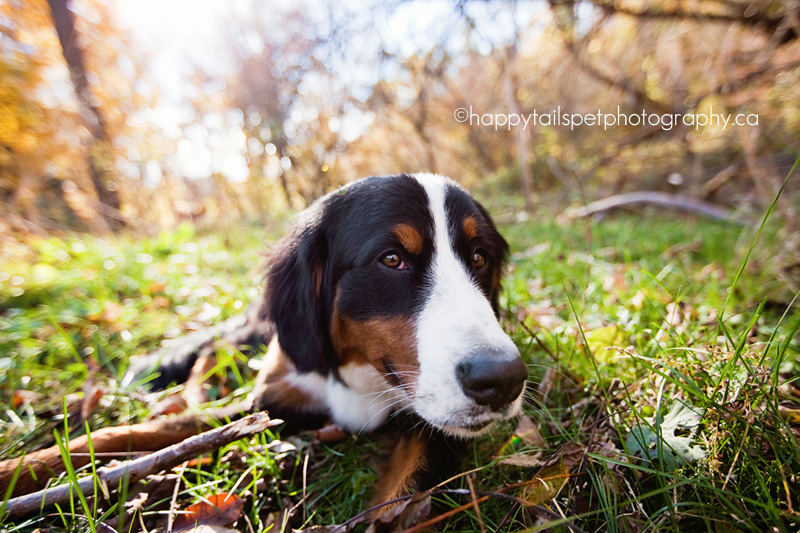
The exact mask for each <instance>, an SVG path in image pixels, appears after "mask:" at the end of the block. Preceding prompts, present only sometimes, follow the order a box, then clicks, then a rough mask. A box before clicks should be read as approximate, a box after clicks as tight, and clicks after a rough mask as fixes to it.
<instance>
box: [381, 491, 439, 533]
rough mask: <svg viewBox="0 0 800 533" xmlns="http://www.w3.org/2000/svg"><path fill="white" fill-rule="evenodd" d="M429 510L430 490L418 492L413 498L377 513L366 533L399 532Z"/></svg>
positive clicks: (414, 522) (426, 515)
mask: <svg viewBox="0 0 800 533" xmlns="http://www.w3.org/2000/svg"><path fill="white" fill-rule="evenodd" d="M430 512H431V495H430V492H418V493H416V494H415V495H414V497H413V498H411V499H409V500H406V501H404V502H402V503H400V504H398V505H395V506H394V507H390V508H389V509H387V510H385V511H383V512H382V513H380V514H378V515H377V516H376V517H375V520H374V521H373V522H372V524H371V525H370V526H369V527H368V528H367V533H399V532H400V531H405V530H406V529H408V528H410V527H413V526H415V525H417V524H419V523H420V522H422V521H423V520H425V519H426V518H427V517H428V515H429V514H430Z"/></svg>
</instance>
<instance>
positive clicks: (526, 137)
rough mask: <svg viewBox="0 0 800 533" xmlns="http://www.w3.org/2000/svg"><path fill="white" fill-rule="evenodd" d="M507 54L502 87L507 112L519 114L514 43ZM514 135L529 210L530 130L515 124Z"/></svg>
mask: <svg viewBox="0 0 800 533" xmlns="http://www.w3.org/2000/svg"><path fill="white" fill-rule="evenodd" d="M507 55H508V60H507V61H506V67H505V72H504V77H503V89H504V91H505V93H506V103H507V105H508V111H509V113H512V114H515V115H517V116H521V115H522V111H521V107H520V105H519V100H518V99H517V88H518V87H519V83H518V82H517V79H516V72H515V69H516V67H517V65H516V58H517V51H516V45H514V46H512V47H510V48H509V50H508V52H507ZM531 127H532V126H531ZM514 137H515V138H516V141H517V163H518V165H519V171H520V174H521V176H522V199H523V200H524V201H525V211H528V212H531V211H532V210H533V177H532V176H531V167H530V155H529V154H530V149H529V146H530V144H531V132H530V131H529V130H528V129H527V128H522V127H520V126H517V127H516V128H514Z"/></svg>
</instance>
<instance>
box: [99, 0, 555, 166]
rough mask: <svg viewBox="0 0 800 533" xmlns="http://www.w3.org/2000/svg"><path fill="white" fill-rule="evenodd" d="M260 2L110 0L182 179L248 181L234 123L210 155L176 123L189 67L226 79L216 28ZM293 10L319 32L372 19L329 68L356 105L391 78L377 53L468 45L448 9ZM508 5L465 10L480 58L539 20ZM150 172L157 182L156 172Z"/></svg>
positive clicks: (358, 127) (361, 125)
mask: <svg viewBox="0 0 800 533" xmlns="http://www.w3.org/2000/svg"><path fill="white" fill-rule="evenodd" d="M259 1H263V0H229V1H223V0H115V8H116V12H117V15H118V21H119V24H120V25H122V26H126V27H128V28H129V29H130V30H131V33H132V36H133V38H134V39H135V41H136V46H137V50H141V51H143V52H144V53H145V54H146V55H147V57H148V58H149V66H150V68H151V69H152V73H153V76H152V79H154V80H157V83H158V84H159V92H160V95H161V101H162V105H161V107H160V108H159V109H158V110H157V112H156V113H155V114H154V116H155V120H156V121H157V125H158V126H159V127H160V129H161V130H162V131H163V132H164V134H165V135H166V136H167V137H169V138H171V139H175V140H179V142H178V151H177V154H175V165H174V166H175V167H176V168H175V170H176V171H177V172H178V173H179V174H181V175H184V176H186V177H190V178H199V177H205V176H208V175H210V173H211V172H212V171H219V172H221V173H222V174H224V175H225V176H226V177H227V178H228V179H230V180H232V181H242V180H244V179H246V178H247V165H246V162H245V159H244V153H245V145H244V143H245V139H244V136H243V135H242V133H241V128H240V124H239V123H236V117H225V116H223V117H222V118H223V120H221V124H216V126H217V129H218V132H217V133H216V137H215V139H214V147H213V151H212V150H211V149H209V142H208V140H209V139H208V136H207V132H205V133H204V132H203V129H204V128H203V127H200V128H194V129H188V130H182V128H181V124H182V123H187V122H189V121H190V120H191V118H192V112H191V108H190V107H189V106H188V102H187V97H188V96H189V95H190V94H191V90H192V87H191V84H190V83H189V82H188V81H187V78H188V77H189V76H190V75H191V74H192V72H193V70H194V66H195V65H200V66H202V67H203V69H204V70H205V71H206V72H210V73H211V74H212V75H216V76H219V77H220V78H221V79H222V78H224V77H225V76H226V74H228V73H230V72H231V65H230V64H228V63H229V60H227V58H226V57H225V46H224V43H223V42H222V40H221V37H220V21H221V20H223V19H225V18H227V17H228V16H229V15H230V14H231V11H233V12H238V13H240V14H245V13H247V12H248V9H249V7H250V5H251V3H252V2H259ZM297 5H298V3H292V2H272V5H271V6H270V9H272V8H273V6H274V9H275V11H276V14H279V13H280V10H281V9H297ZM299 5H301V6H302V5H305V6H307V12H306V15H307V16H308V17H309V18H310V19H311V20H312V21H314V23H315V24H320V25H323V26H322V27H323V28H324V25H325V24H329V23H330V22H329V20H330V19H331V18H335V17H337V16H339V17H344V18H342V19H341V21H342V22H345V23H351V22H352V21H351V20H350V19H352V18H353V14H354V13H356V14H361V15H363V16H364V17H367V18H368V17H370V16H373V14H374V16H375V19H374V20H365V23H366V25H372V24H374V30H375V31H374V32H363V33H362V32H353V33H352V34H351V35H348V37H347V38H348V39H351V40H352V42H349V43H348V44H349V45H350V46H351V47H352V50H353V57H352V58H350V57H345V58H344V60H339V61H338V63H332V64H331V65H328V67H329V68H331V69H333V70H334V71H335V72H336V74H337V77H339V79H341V80H342V83H344V84H345V85H346V86H347V87H349V88H350V90H351V91H352V93H353V94H354V95H355V96H356V97H360V98H362V99H365V98H366V97H367V96H368V94H369V86H370V85H371V84H372V83H373V82H374V81H375V80H376V78H377V77H378V76H386V75H389V76H391V73H386V72H382V73H379V72H378V71H377V70H376V68H375V66H374V65H372V64H370V62H369V58H370V57H377V50H378V49H379V47H380V46H383V47H384V48H385V49H386V50H389V51H391V52H393V53H397V54H399V55H401V56H409V55H411V54H413V53H415V52H417V51H420V50H428V49H430V47H431V46H432V45H433V44H435V43H437V42H440V41H441V40H444V39H445V37H444V36H447V39H449V41H448V42H446V43H445V46H446V48H448V49H449V50H452V52H451V53H453V52H454V53H455V54H457V52H458V50H459V49H463V48H464V47H465V46H466V41H465V33H464V32H459V31H451V30H452V29H453V25H456V27H461V26H463V25H464V21H463V19H461V18H459V17H457V16H454V13H455V12H454V3H453V2H445V1H433V2H431V1H427V2H422V1H414V2H400V3H393V4H392V5H393V7H392V9H390V10H388V11H387V10H386V9H384V8H381V7H376V4H375V2H371V1H369V0H350V1H348V2H345V3H343V4H342V5H343V6H344V9H337V8H336V6H337V4H335V3H333V4H331V3H327V2H315V1H313V0H301V2H299ZM510 5H511V4H510V3H509V2H505V1H498V2H494V3H490V4H485V3H482V2H477V3H472V4H467V11H468V14H469V15H470V16H471V17H472V18H473V20H474V21H475V22H476V25H477V31H476V34H477V35H475V36H474V38H475V39H476V43H473V45H474V46H476V47H477V48H478V50H479V51H482V52H484V53H488V51H489V50H490V49H491V44H492V43H498V42H503V41H507V40H508V39H509V38H510V37H511V35H513V31H514V29H515V21H516V24H517V25H519V24H520V23H523V24H528V23H529V22H530V21H534V22H535V20H536V17H537V16H539V14H540V13H543V12H546V11H547V7H546V4H545V3H543V2H542V3H530V2H519V3H516V7H515V16H512V15H511V13H512V11H511V10H510V9H508V6H510ZM331 6H333V7H331ZM356 24H358V22H356ZM254 46H258V43H254ZM481 48H483V50H482V49H481ZM359 52H360V53H361V54H362V55H361V56H359V55H358V54H359ZM351 59H352V60H351ZM227 119H232V120H227ZM342 121H343V123H342V124H340V127H342V128H344V129H345V130H349V131H350V132H351V136H357V135H359V134H360V133H362V132H363V131H364V130H365V128H366V127H367V126H368V123H369V121H368V120H365V118H364V117H363V116H358V115H357V114H354V115H353V116H351V117H343V119H342ZM218 122H219V121H218ZM150 170H151V171H152V172H151V173H152V174H154V176H155V177H156V178H157V176H158V175H159V171H158V169H153V168H151V169H150Z"/></svg>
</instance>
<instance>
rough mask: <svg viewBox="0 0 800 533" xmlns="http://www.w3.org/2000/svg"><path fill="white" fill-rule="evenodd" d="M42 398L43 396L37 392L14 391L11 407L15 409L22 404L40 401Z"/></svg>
mask: <svg viewBox="0 0 800 533" xmlns="http://www.w3.org/2000/svg"><path fill="white" fill-rule="evenodd" d="M43 397H44V395H43V394H40V393H38V392H33V391H30V390H22V389H17V390H15V391H14V394H13V395H12V396H11V406H12V407H13V408H14V409H16V408H17V407H19V406H20V405H22V404H23V403H26V402H28V403H35V402H38V401H40V400H41V399H42V398H43Z"/></svg>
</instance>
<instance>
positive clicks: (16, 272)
mask: <svg viewBox="0 0 800 533" xmlns="http://www.w3.org/2000/svg"><path fill="white" fill-rule="evenodd" d="M778 227H779V224H778V222H777V221H771V222H770V223H768V224H766V225H765V226H764V234H763V235H762V236H761V238H760V240H759V243H758V244H757V246H756V247H755V248H754V250H753V253H752V255H751V256H750V257H749V260H748V261H746V262H745V255H746V254H747V253H748V249H749V247H750V245H751V243H752V242H753V241H754V239H755V236H756V230H754V229H752V228H740V227H736V226H731V225H728V224H724V223H716V222H709V221H706V220H694V219H684V218H680V217H674V216H670V215H666V214H658V213H647V214H645V215H622V216H615V217H611V218H608V219H606V220H603V221H601V222H594V223H591V225H590V227H587V223H585V222H583V221H579V222H575V223H571V224H558V223H556V222H554V221H553V220H552V219H551V218H549V217H544V216H542V217H539V219H537V220H530V221H526V222H522V223H517V224H509V225H506V226H504V227H502V228H501V229H502V231H503V233H504V234H505V235H506V237H507V239H508V240H509V242H510V244H511V247H512V252H513V257H512V261H511V268H510V272H509V275H508V276H507V278H506V282H505V291H504V294H503V297H502V307H503V309H504V310H505V311H504V317H503V322H504V325H505V326H506V329H507V331H509V333H511V334H512V337H513V338H514V340H515V342H516V343H517V344H518V346H519V347H520V350H521V352H522V354H523V357H524V358H525V359H526V361H527V362H528V363H529V365H530V368H531V376H532V379H531V386H530V393H529V398H528V401H527V405H526V413H527V416H528V417H529V418H530V420H531V422H532V425H533V427H534V428H535V430H536V432H537V433H538V434H540V435H541V439H538V438H527V439H526V438H523V437H522V436H514V424H513V423H509V424H508V426H507V428H506V431H504V432H500V433H497V434H494V435H491V436H488V437H486V438H482V439H480V440H478V441H477V442H475V444H474V445H473V447H472V453H471V454H470V457H469V458H468V460H467V461H466V462H465V464H464V469H465V470H466V469H473V468H480V470H479V471H478V472H477V473H475V474H473V475H472V478H473V481H474V488H475V490H476V491H477V492H478V494H479V495H488V496H489V498H488V499H487V500H486V501H485V502H484V503H482V504H481V505H480V520H479V519H478V516H477V513H476V512H475V510H474V508H471V507H470V508H468V509H465V510H460V511H459V512H457V513H455V514H453V515H452V516H450V517H448V518H447V519H445V520H443V521H442V522H441V523H440V524H439V525H438V526H437V527H439V528H440V529H441V530H443V531H478V530H480V526H481V524H482V525H483V527H484V528H485V530H486V531H495V530H498V529H501V530H503V531H520V530H538V529H544V528H548V527H553V528H554V530H555V531H567V530H568V529H567V526H566V525H565V524H566V523H567V522H569V523H572V524H574V525H575V526H578V527H579V528H581V529H583V530H585V531H640V530H643V529H646V530H648V531H650V530H658V531H726V532H727V531H740V530H741V531H765V530H769V529H771V528H776V529H775V530H776V531H792V530H796V529H798V527H800V515H798V514H797V513H798V511H797V509H798V507H799V506H800V489H798V486H800V483H798V480H797V475H798V474H799V473H800V458H799V457H798V450H800V447H799V446H798V438H800V424H798V420H800V400H798V398H800V384H798V383H797V382H796V377H797V375H798V367H799V366H800V348H799V347H798V336H797V331H798V328H800V314H799V313H798V312H797V311H796V310H795V309H796V308H795V307H793V306H792V307H791V308H790V309H789V310H788V311H787V310H786V307H787V305H788V304H789V303H790V302H792V299H793V298H794V297H795V294H792V293H791V291H790V290H789V289H788V288H787V287H786V284H784V283H783V282H782V281H781V279H782V278H781V275H780V272H779V269H781V268H782V267H783V265H781V264H779V263H777V262H776V261H774V258H775V257H776V252H777V251H779V250H780V247H781V232H780V231H779V230H778V229H777V228H778ZM284 228H285V225H284V224H282V223H279V222H276V223H275V224H272V225H270V227H269V228H268V229H267V230H264V228H263V226H260V225H256V224H247V223H242V224H240V225H238V226H235V227H225V228H218V229H217V231H211V230H205V231H202V232H199V233H198V232H195V231H194V230H193V229H191V228H190V227H188V226H182V227H181V228H179V229H178V230H176V231H173V232H166V233H163V234H161V235H160V236H158V237H157V238H153V239H130V238H125V237H120V238H115V239H111V240H101V239H97V238H93V237H90V236H80V237H68V238H64V239H55V238H54V239H49V240H45V241H37V242H33V243H28V246H26V247H20V248H19V249H17V250H16V251H15V252H14V254H15V255H12V253H11V252H4V256H2V258H0V278H1V279H2V284H1V285H0V370H2V371H1V372H0V411H2V412H3V413H4V415H3V416H2V417H1V418H0V459H7V458H11V457H15V456H18V455H20V454H21V453H22V452H23V451H30V450H32V449H34V448H35V447H37V446H45V445H50V444H52V443H53V442H54V431H55V430H58V431H60V432H62V433H63V432H64V430H65V426H67V427H68V434H69V436H70V438H74V437H76V436H78V435H80V434H83V433H85V432H86V428H87V427H88V428H89V429H97V428H100V427H104V426H108V425H110V424H122V423H129V422H132V421H138V420H141V419H143V418H144V417H146V416H147V415H148V413H149V412H150V410H151V409H152V407H153V400H154V399H153V398H152V397H148V396H145V395H143V394H140V393H138V392H135V391H126V390H121V389H119V387H118V385H117V384H118V382H119V379H120V377H121V375H122V373H123V372H124V370H125V368H126V366H127V361H128V358H129V357H130V356H131V355H134V354H138V353H142V352H144V351H146V350H148V349H151V348H153V347H155V346H157V345H158V343H159V342H160V340H161V339H162V338H163V337H164V336H174V335H179V334H181V333H183V332H185V331H188V330H191V329H194V328H196V327H201V326H203V325H206V324H208V323H212V322H216V321H219V320H222V319H223V318H225V317H227V316H230V315H233V314H235V313H237V312H239V311H240V310H241V309H243V308H244V307H245V306H246V304H247V303H248V301H250V300H251V299H252V298H254V297H255V295H256V294H257V292H258V280H257V274H258V273H259V271H260V269H261V268H262V265H263V257H262V252H264V251H265V250H266V249H267V247H268V246H267V243H268V242H269V241H272V240H274V239H276V238H277V237H278V236H280V235H281V232H282V231H283V229H284ZM588 230H590V239H588V240H587V231H588ZM743 265H744V268H743V270H742V272H741V275H739V270H740V267H742V266H743ZM735 279H736V280H738V281H737V282H736V284H735V290H733V291H729V288H730V287H731V286H733V285H734V280H735ZM726 302H727V305H726ZM723 308H724V309H725V313H724V315H722V316H721V317H720V318H721V319H720V320H718V315H720V314H721V313H722V310H723ZM227 356H228V357H227V363H225V364H221V365H220V368H218V369H217V373H219V374H226V373H230V374H231V376H230V377H229V378H228V379H229V382H228V383H229V388H235V389H236V391H235V394H236V395H238V396H240V395H242V394H244V393H246V392H247V390H248V387H249V381H250V380H251V378H252V372H251V371H249V370H248V368H247V367H246V365H240V366H239V367H238V368H239V369H240V370H241V372H242V377H241V379H242V380H243V382H242V383H239V382H238V378H237V376H235V375H233V373H232V372H229V369H231V368H237V367H236V365H235V364H233V361H236V360H240V355H239V354H236V353H231V354H227ZM87 381H88V382H89V383H90V385H91V387H88V386H87ZM92 390H95V391H100V392H101V394H100V397H99V401H98V402H97V404H96V406H95V408H94V410H93V412H92V413H91V414H90V415H89V416H88V417H86V419H85V420H83V419H82V418H81V416H80V405H81V397H82V395H83V394H84V393H85V391H90V392H91V391H92ZM221 401H224V400H221ZM76 406H77V407H76ZM65 410H66V411H65ZM65 413H66V415H67V417H68V422H65ZM275 437H276V436H275V435H272V434H265V435H262V436H260V437H259V438H257V439H254V440H253V441H251V442H239V443H235V444H232V445H230V446H227V447H225V448H224V449H221V450H219V451H217V452H215V453H214V454H212V456H211V457H210V459H209V460H206V461H205V462H202V463H199V464H198V465H194V466H189V467H187V468H186V469H185V470H183V471H180V476H182V478H183V483H182V484H181V486H180V490H179V492H178V494H177V496H176V503H177V506H178V508H185V507H186V506H187V505H189V504H191V503H194V502H196V501H198V500H199V499H200V498H202V497H204V496H208V495H211V494H216V493H218V492H236V493H238V494H240V495H243V496H244V497H245V499H246V507H245V512H246V515H247V519H248V520H249V521H250V523H251V524H252V526H253V528H254V530H256V531H258V530H265V529H269V530H271V531H280V530H281V524H282V523H284V522H285V519H284V518H283V517H282V515H281V512H282V511H285V510H288V509H290V508H293V513H292V515H293V516H292V519H291V521H290V523H291V526H292V527H296V528H299V527H301V526H302V525H303V524H306V525H312V524H313V525H326V524H335V523H342V522H344V521H346V520H348V519H350V518H352V517H355V516H357V515H358V514H359V513H360V512H361V511H363V510H364V509H365V506H366V505H367V503H368V502H369V498H370V487H371V486H372V484H373V482H374V481H375V479H376V476H375V473H374V470H373V469H372V467H371V465H374V464H375V463H377V462H378V461H379V459H380V456H381V453H382V450H385V449H386V446H385V443H383V442H382V440H381V438H382V437H381V436H376V437H367V436H360V437H352V438H350V439H348V440H346V441H344V442H340V443H336V444H324V443H320V442H318V441H316V440H313V439H311V438H310V435H301V436H299V437H293V438H290V439H289V442H290V443H291V444H292V449H291V450H289V451H283V452H282V453H276V452H275V450H274V448H273V449H272V451H269V446H274V444H272V445H271V444H270V442H271V441H273V439H274V438H275ZM643 455H645V456H647V457H643ZM684 457H685V458H686V459H684ZM509 459H510V462H513V463H515V464H507V463H509ZM687 459H688V460H687ZM521 463H524V464H525V465H527V466H519V464H521ZM304 471H305V476H304ZM91 473H92V468H91V467H87V468H84V469H81V470H79V471H76V472H75V471H70V472H69V473H68V474H67V475H65V476H64V477H63V479H61V480H60V482H64V483H68V482H70V481H72V482H74V480H75V479H76V478H77V477H80V476H83V475H91ZM304 477H305V482H304V481H303V480H304ZM159 483H160V484H166V483H167V481H164V480H163V479H161V480H153V481H152V485H151V486H150V488H149V489H144V490H145V491H148V490H149V491H150V492H152V493H153V494H154V495H155V494H159V489H162V491H163V489H164V487H159ZM511 484H521V486H519V487H516V488H509V489H502V490H498V489H500V488H501V487H505V486H507V485H511ZM174 485H175V482H174V480H172V481H170V482H169V490H168V491H167V492H168V493H167V494H166V495H163V496H160V497H159V498H156V497H155V496H154V498H152V499H148V500H147V502H145V504H144V506H143V507H142V508H141V509H140V510H138V511H136V512H134V513H132V514H131V513H129V514H128V516H126V517H125V518H124V523H125V524H127V525H125V526H124V527H122V525H123V521H122V520H119V517H120V516H121V515H122V514H123V512H122V511H123V509H122V507H120V506H114V505H110V504H104V503H103V502H102V501H98V499H97V498H95V497H90V498H88V500H84V499H77V498H76V499H75V501H74V502H73V504H72V506H68V507H67V508H62V509H60V510H59V511H57V512H56V516H57V519H54V518H53V515H50V516H46V517H45V516H43V517H35V518H33V519H31V520H28V521H24V522H23V521H17V522H16V523H15V522H12V521H9V520H8V519H5V521H4V522H3V523H2V525H0V527H1V528H4V529H16V530H21V531H31V530H33V529H35V528H37V527H44V526H45V525H48V524H49V525H50V527H52V528H54V530H65V529H68V528H70V527H75V528H77V529H80V530H86V531H89V530H92V531H93V530H95V524H96V523H99V522H100V521H105V522H107V521H109V520H111V519H115V520H117V522H116V523H115V525H116V526H117V530H118V531H122V530H125V531H128V530H129V528H130V527H133V530H138V529H139V527H140V526H139V524H140V523H141V521H142V520H147V519H149V518H152V517H155V516H156V515H155V513H156V509H158V508H161V509H163V506H164V505H166V506H167V508H168V507H169V504H170V501H171V500H172V499H173V494H172V492H171V489H172V487H174ZM466 488H468V484H467V482H466V479H465V477H462V478H460V479H458V480H456V481H454V482H452V483H450V484H449V485H447V486H446V487H444V489H445V491H443V492H439V493H437V494H436V495H435V500H436V505H435V507H434V515H436V514H441V513H444V512H446V511H447V510H452V509H456V508H459V507H460V506H463V505H464V504H466V503H468V502H469V501H470V499H469V497H467V496H465V495H464V494H463V492H464V491H459V490H458V489H466ZM135 490H136V491H142V490H143V489H142V488H141V487H138V488H136V489H135ZM132 492H133V490H132ZM132 495H133V494H132ZM509 495H510V496H513V497H515V498H518V499H517V500H514V499H509V498H508V496H509ZM522 500H525V501H524V502H523V501H522ZM159 502H160V503H161V506H160V507H159ZM48 513H52V511H45V513H44V514H48ZM237 527H238V529H240V530H242V531H247V530H249V529H248V526H247V524H246V523H245V522H244V521H242V522H240V523H239V524H237ZM361 527H362V529H363V526H361ZM97 530H98V531H99V530H100V528H99V527H98V528H97Z"/></svg>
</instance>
